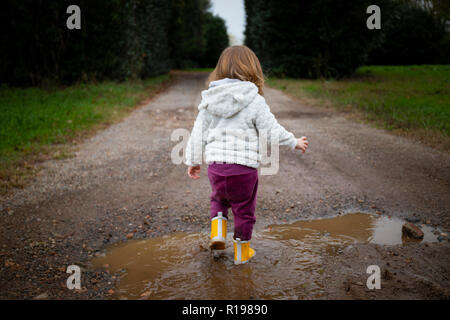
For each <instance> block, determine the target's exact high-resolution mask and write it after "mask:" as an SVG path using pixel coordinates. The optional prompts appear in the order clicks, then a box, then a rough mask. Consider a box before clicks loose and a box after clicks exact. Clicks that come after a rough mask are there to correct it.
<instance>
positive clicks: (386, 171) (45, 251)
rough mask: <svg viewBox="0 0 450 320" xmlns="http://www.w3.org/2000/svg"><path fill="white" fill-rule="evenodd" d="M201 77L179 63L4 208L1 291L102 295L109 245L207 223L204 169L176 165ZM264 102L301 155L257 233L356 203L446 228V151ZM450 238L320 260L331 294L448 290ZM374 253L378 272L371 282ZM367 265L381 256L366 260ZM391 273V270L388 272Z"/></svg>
mask: <svg viewBox="0 0 450 320" xmlns="http://www.w3.org/2000/svg"><path fill="white" fill-rule="evenodd" d="M205 79H206V76H205V74H201V73H199V74H196V73H185V74H184V73H180V74H178V75H177V80H175V82H174V83H173V85H172V86H171V87H169V88H168V89H167V90H166V91H165V92H163V93H161V94H159V95H158V96H157V97H156V98H155V99H154V100H153V101H151V102H150V103H148V104H147V105H145V106H143V107H142V108H139V109H138V110H136V111H134V112H133V113H132V114H131V115H130V116H129V117H127V118H126V119H124V120H123V121H122V122H120V123H118V124H116V125H113V126H111V127H109V128H108V129H106V130H104V131H102V132H100V133H98V134H97V135H96V136H95V137H93V138H92V139H90V140H88V141H85V142H84V143H83V144H81V145H79V146H78V150H77V152H76V156H75V157H73V158H69V159H64V160H55V161H48V162H46V163H44V168H43V170H42V171H41V172H40V174H39V175H38V176H37V177H36V178H35V180H34V181H33V183H32V184H31V185H29V186H28V187H27V188H25V189H23V190H17V191H16V192H14V193H13V194H10V195H9V196H8V197H7V198H5V199H1V205H0V212H1V216H0V298H2V299H5V298H12V299H21V298H27V299H29V298H33V297H37V296H40V298H49V299H62V298H68V299H79V298H108V297H109V296H110V295H109V294H108V290H114V278H113V275H111V274H109V273H108V272H106V271H102V270H93V269H92V268H90V267H89V260H90V259H91V258H92V257H94V256H96V255H99V253H100V252H101V250H102V249H103V248H104V247H105V246H106V245H108V244H111V243H115V242H118V241H120V240H126V239H127V238H131V237H133V238H134V239H136V238H147V237H159V236H162V235H165V234H170V233H173V232H178V231H185V232H191V231H192V232H198V231H204V232H208V229H209V220H208V209H209V200H208V195H209V193H210V186H209V183H208V179H207V176H206V174H205V173H206V166H202V172H201V179H199V180H195V181H193V180H189V179H188V177H187V175H186V167H185V166H184V165H174V164H173V163H172V161H171V157H170V154H171V151H172V148H173V147H174V146H175V145H176V144H177V142H174V141H171V140H170V136H171V133H172V132H173V130H174V129H176V128H186V129H188V130H190V129H191V128H192V125H193V121H194V119H195V116H196V113H197V109H196V107H197V105H198V103H199V101H200V95H199V94H200V91H201V90H202V89H203V88H204V86H205ZM265 96H266V100H267V102H268V103H269V105H270V106H271V109H272V111H273V113H274V114H275V115H276V117H277V118H278V121H279V122H280V123H281V124H282V125H284V126H285V127H286V128H287V129H288V130H290V131H292V132H294V133H295V134H296V135H297V136H298V137H300V136H302V135H306V136H308V138H309V141H310V148H309V150H308V152H307V153H306V154H301V153H300V152H299V151H296V152H292V151H289V150H287V149H282V150H281V151H280V160H281V161H280V168H279V172H278V174H277V175H273V176H260V184H259V192H258V204H257V224H256V232H259V231H260V230H263V229H264V228H265V227H266V226H267V225H269V224H272V223H289V222H292V221H295V220H298V219H313V218H318V217H326V216H333V215H338V214H344V213H349V212H368V213H375V212H376V211H378V214H382V215H387V216H395V217H401V218H408V219H411V220H413V221H416V222H417V223H419V224H420V223H428V224H429V225H432V226H436V227H438V228H439V229H440V230H441V231H443V232H448V231H449V227H450V156H449V155H448V154H445V153H442V152H438V151H435V150H433V149H430V148H428V147H425V146H423V145H419V144H418V143H414V142H412V141H409V140H406V139H404V138H401V137H397V136H393V135H390V134H388V133H386V132H384V131H382V130H379V129H374V128H371V127H369V126H367V125H364V124H359V123H355V122H351V121H349V120H346V119H345V118H344V117H343V115H342V114H339V113H337V112H334V111H330V110H326V109H323V110H322V109H318V108H309V107H307V106H305V105H302V104H300V103H299V102H298V101H295V100H293V99H291V98H290V97H288V96H286V95H284V94H283V93H281V92H280V91H277V90H273V89H269V88H268V89H267V90H266V95H265ZM449 249H450V244H449V242H448V241H447V238H444V240H443V241H441V242H439V243H420V244H411V245H407V246H402V245H397V246H381V245H375V244H355V245H354V246H352V247H351V248H348V249H346V250H344V251H343V252H340V253H339V254H337V255H334V256H330V257H324V258H323V268H324V275H323V276H324V278H325V279H327V281H326V284H325V286H326V292H327V294H326V295H325V296H324V297H323V298H342V299H347V298H350V299H351V298H379V299H396V298H406V299H408V298H425V299H426V298H446V299H448V298H449V296H450V281H449V277H450V274H449V271H450V255H449V253H450V250H449ZM371 262H376V263H378V264H379V265H380V267H381V269H382V271H383V272H384V278H383V279H384V280H383V281H384V282H383V289H382V290H375V291H374V290H368V289H367V288H366V287H365V286H361V284H360V283H365V280H366V279H367V274H366V267H367V265H368V264H370V263H371ZM71 264H76V265H79V266H81V267H82V269H83V278H82V285H83V289H82V290H76V291H71V290H68V289H67V288H66V279H67V277H68V274H67V273H65V269H66V267H67V266H68V265H71ZM372 264H373V263H372ZM386 270H388V272H386Z"/></svg>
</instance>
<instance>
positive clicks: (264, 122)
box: [255, 101, 297, 150]
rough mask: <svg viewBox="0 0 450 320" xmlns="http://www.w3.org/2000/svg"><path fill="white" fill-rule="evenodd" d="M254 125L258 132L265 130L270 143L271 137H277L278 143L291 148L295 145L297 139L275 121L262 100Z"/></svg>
mask: <svg viewBox="0 0 450 320" xmlns="http://www.w3.org/2000/svg"><path fill="white" fill-rule="evenodd" d="M255 126H256V129H257V130H258V132H259V134H261V133H262V132H265V134H266V136H267V141H268V143H270V142H271V141H272V139H278V143H279V145H285V146H288V147H290V148H291V149H292V150H294V149H295V146H296V145H297V139H296V138H295V136H294V134H293V133H292V132H289V131H287V130H286V129H285V128H284V127H283V126H282V125H280V124H279V123H278V122H277V119H275V116H274V115H273V113H272V112H270V108H269V106H268V105H267V103H266V102H265V101H264V102H263V103H261V104H259V107H258V110H257V112H256V118H255Z"/></svg>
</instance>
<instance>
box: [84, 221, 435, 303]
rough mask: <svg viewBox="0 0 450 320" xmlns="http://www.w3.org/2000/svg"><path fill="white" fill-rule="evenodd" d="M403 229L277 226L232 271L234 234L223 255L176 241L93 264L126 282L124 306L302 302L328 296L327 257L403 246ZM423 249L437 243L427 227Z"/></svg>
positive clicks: (372, 224)
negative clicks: (363, 247) (129, 302)
mask: <svg viewBox="0 0 450 320" xmlns="http://www.w3.org/2000/svg"><path fill="white" fill-rule="evenodd" d="M403 223H404V221H402V220H400V219H394V218H392V219H390V218H388V217H385V216H382V217H379V216H373V215H370V214H363V213H355V214H347V215H343V216H338V217H334V218H327V219H319V220H311V221H297V222H295V223H293V224H284V225H272V226H269V227H268V228H267V229H266V230H264V231H263V232H259V233H255V234H254V236H253V239H252V247H254V248H255V250H256V256H255V257H254V258H253V259H252V261H251V262H250V263H248V264H245V265H239V266H235V265H234V264H233V246H232V240H231V239H232V234H228V237H227V241H228V242H229V243H228V247H227V248H226V249H225V250H223V251H215V252H211V251H210V250H209V249H208V240H209V239H208V235H207V234H204V233H177V234H172V235H167V236H164V237H161V238H150V239H146V240H132V241H127V242H124V243H121V244H115V245H113V246H111V247H109V248H108V249H107V250H106V253H105V254H104V255H103V256H99V257H96V258H95V259H94V260H93V261H92V263H93V266H94V267H95V268H98V267H103V266H105V265H108V269H109V270H110V272H112V273H116V272H119V273H120V274H121V276H120V281H119V283H118V287H117V288H116V293H115V295H116V296H115V298H119V299H302V298H308V299H310V298H319V297H320V296H322V295H323V294H324V291H323V282H324V278H323V267H322V262H321V261H322V258H323V256H324V255H333V254H336V253H337V252H338V251H339V250H342V248H344V247H345V246H347V245H350V244H352V243H368V242H370V243H377V244H386V245H392V244H401V243H402V242H403V241H406V240H405V239H402V235H401V227H402V224H403ZM421 228H422V230H423V232H424V234H425V237H424V240H423V241H427V242H435V241H437V239H436V237H435V236H434V235H433V233H432V231H433V230H432V228H430V227H428V226H421Z"/></svg>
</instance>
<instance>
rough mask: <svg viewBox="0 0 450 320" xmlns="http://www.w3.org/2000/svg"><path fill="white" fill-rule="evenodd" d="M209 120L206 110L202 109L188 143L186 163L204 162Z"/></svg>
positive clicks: (196, 163) (191, 164)
mask: <svg viewBox="0 0 450 320" xmlns="http://www.w3.org/2000/svg"><path fill="white" fill-rule="evenodd" d="M208 126H209V120H208V117H207V115H206V110H205V109H201V110H200V111H199V113H198V115H197V119H196V120H195V123H194V127H193V128H192V132H191V135H190V137H189V140H188V143H187V145H186V154H185V161H184V164H186V165H188V166H192V167H193V166H196V165H200V164H202V162H203V150H204V148H205V143H206V138H207V131H208Z"/></svg>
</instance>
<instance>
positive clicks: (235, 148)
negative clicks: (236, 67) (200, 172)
mask: <svg viewBox="0 0 450 320" xmlns="http://www.w3.org/2000/svg"><path fill="white" fill-rule="evenodd" d="M198 109H199V113H198V115H197V119H196V120H195V123H194V127H193V129H192V132H191V136H190V138H189V140H188V143H187V147H186V155H185V162H184V163H185V164H186V165H188V166H195V165H200V164H201V163H203V150H204V151H205V161H206V163H211V162H214V161H215V162H223V163H235V164H241V165H245V166H249V167H253V168H258V166H259V163H260V161H261V155H260V152H259V143H260V135H261V133H262V132H264V135H265V137H266V138H267V142H268V143H270V142H271V141H273V139H276V140H278V144H280V145H286V146H289V147H290V148H291V149H295V146H296V145H297V139H296V138H295V136H294V135H293V134H292V133H290V132H288V131H286V130H285V129H284V128H283V127H282V126H281V125H280V124H279V123H278V122H277V120H276V119H275V116H274V115H273V114H272V113H271V112H270V108H269V106H268V105H267V103H266V100H265V99H264V98H263V97H262V96H261V95H259V94H258V87H257V86H256V85H255V84H254V83H252V82H249V81H241V80H238V79H228V78H225V79H222V80H218V81H213V82H211V83H210V86H209V89H208V90H204V91H202V101H201V103H200V104H199V106H198ZM272 143H273V142H272Z"/></svg>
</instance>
